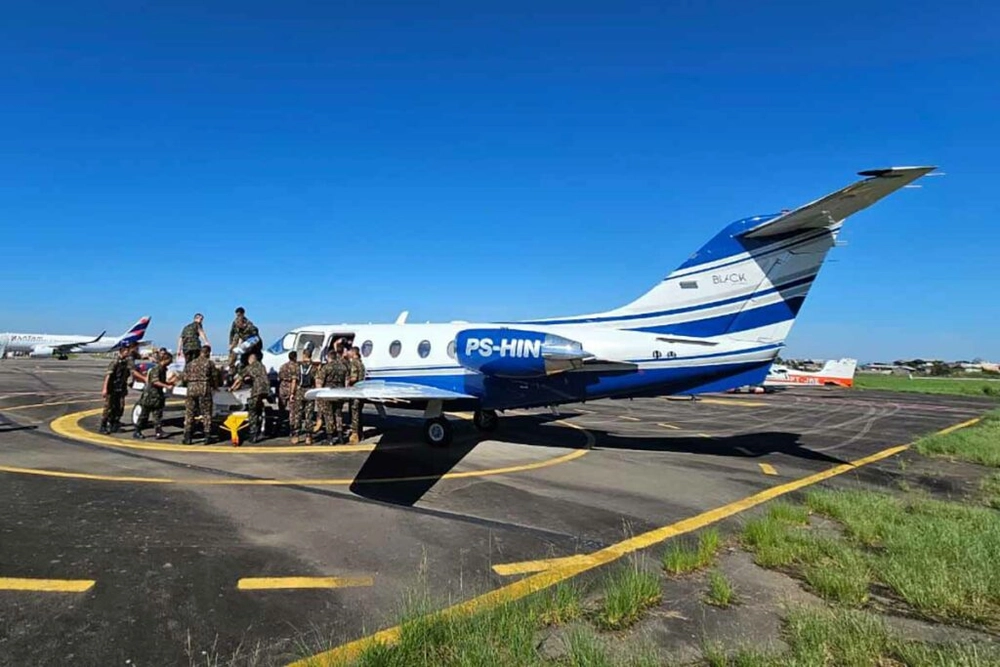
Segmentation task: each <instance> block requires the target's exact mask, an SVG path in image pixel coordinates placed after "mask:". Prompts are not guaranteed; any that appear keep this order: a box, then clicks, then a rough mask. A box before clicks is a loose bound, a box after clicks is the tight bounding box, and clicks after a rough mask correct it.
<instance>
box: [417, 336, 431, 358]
mask: <svg viewBox="0 0 1000 667" xmlns="http://www.w3.org/2000/svg"><path fill="white" fill-rule="evenodd" d="M430 353H431V342H430V341H429V340H422V341H420V345H418V346H417V354H419V355H420V358H421V359H426V358H427V355H428V354H430Z"/></svg>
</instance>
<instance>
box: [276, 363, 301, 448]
mask: <svg viewBox="0 0 1000 667" xmlns="http://www.w3.org/2000/svg"><path fill="white" fill-rule="evenodd" d="M298 375H299V364H298V363H297V362H295V361H292V360H291V359H289V360H288V361H286V362H285V363H283V364H282V365H281V368H279V369H278V410H285V411H287V412H288V417H289V419H288V432H289V433H290V434H291V435H295V427H294V426H292V421H291V416H292V408H291V404H292V401H294V400H295V396H293V395H292V382H293V381H294V380H295V379H296V378H297V377H298Z"/></svg>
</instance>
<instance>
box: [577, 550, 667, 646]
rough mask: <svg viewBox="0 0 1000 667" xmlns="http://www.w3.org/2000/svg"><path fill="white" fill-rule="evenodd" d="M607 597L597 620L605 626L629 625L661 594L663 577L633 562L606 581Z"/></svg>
mask: <svg viewBox="0 0 1000 667" xmlns="http://www.w3.org/2000/svg"><path fill="white" fill-rule="evenodd" d="M603 592H604V599H603V600H602V601H601V607H600V609H599V610H598V612H597V614H596V617H595V619H594V620H595V622H596V623H597V625H598V626H600V627H601V628H604V629H606V630H621V629H623V628H627V627H629V626H630V625H632V624H633V623H635V622H636V621H637V620H639V617H640V616H641V615H642V612H643V611H644V610H645V609H647V608H648V607H651V606H653V605H655V604H656V603H658V602H659V601H660V598H661V597H662V592H661V590H660V579H659V577H658V576H657V575H656V573H654V572H649V571H648V570H645V569H643V568H642V567H640V565H639V564H638V563H632V564H631V565H628V566H625V567H623V568H621V569H619V570H618V571H616V572H614V573H613V574H611V575H610V576H609V577H608V578H607V579H605V582H604V591H603Z"/></svg>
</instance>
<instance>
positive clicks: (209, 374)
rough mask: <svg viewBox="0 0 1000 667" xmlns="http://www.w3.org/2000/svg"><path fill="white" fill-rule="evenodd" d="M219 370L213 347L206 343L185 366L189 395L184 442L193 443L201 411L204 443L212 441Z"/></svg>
mask: <svg viewBox="0 0 1000 667" xmlns="http://www.w3.org/2000/svg"><path fill="white" fill-rule="evenodd" d="M217 380H218V371H217V370H216V368H215V364H213V363H212V348H211V347H210V346H209V345H205V346H204V347H202V348H201V353H200V354H199V356H198V358H197V359H193V360H192V361H191V362H190V363H189V364H188V365H187V366H186V367H185V368H184V383H185V384H186V385H187V396H186V397H185V398H184V444H185V445H190V444H191V437H192V433H193V431H194V420H195V416H196V413H198V412H200V413H201V419H202V424H203V425H204V440H202V444H205V445H207V444H210V443H211V442H212V440H211V438H212V391H213V390H214V389H215V388H216V386H217V384H216V383H217Z"/></svg>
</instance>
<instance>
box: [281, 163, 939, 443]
mask: <svg viewBox="0 0 1000 667" xmlns="http://www.w3.org/2000/svg"><path fill="white" fill-rule="evenodd" d="M935 168H936V167H892V168H888V169H874V170H870V171H862V172H860V174H859V175H861V176H863V177H864V178H863V179H862V180H859V181H856V182H854V183H852V184H851V185H848V186H847V187H845V188H843V189H841V190H838V191H836V192H834V193H832V194H829V195H827V196H825V197H823V198H821V199H818V200H816V201H813V202H811V203H809V204H806V205H804V206H801V207H799V208H797V209H795V210H790V211H785V212H782V213H779V214H772V215H758V216H754V217H749V218H745V219H743V220H739V221H737V222H734V223H732V224H730V225H728V226H727V227H725V228H724V229H723V230H722V231H720V232H719V233H718V234H716V236H715V237H713V238H712V239H711V240H710V241H709V242H708V243H707V244H705V245H704V246H703V247H702V248H701V249H699V250H698V251H697V252H696V253H694V254H693V255H692V256H691V257H689V258H688V259H687V260H686V261H684V262H683V263H682V264H681V265H680V266H679V267H678V268H677V269H676V270H675V271H674V272H673V273H671V274H670V275H669V276H667V277H666V279H664V280H663V281H661V282H660V283H659V284H657V285H656V286H654V287H653V288H652V289H651V290H650V291H648V292H646V293H645V294H643V295H642V296H640V297H639V298H637V299H636V300H634V301H632V302H631V303H628V304H626V305H624V306H622V307H620V308H616V309H613V310H609V311H605V312H599V313H593V314H589V315H578V316H575V317H560V318H551V319H541V320H527V321H518V322H486V323H467V322H451V323H443V324H409V323H407V322H406V317H405V313H404V314H403V315H402V316H400V318H399V319H398V320H397V321H396V322H395V323H394V324H381V325H379V324H376V325H372V324H359V325H349V324H343V325H313V326H304V327H299V328H297V329H294V330H293V331H291V332H289V333H288V334H286V335H285V336H283V337H281V338H280V339H279V340H277V341H276V342H275V343H274V344H273V345H271V346H270V347H269V348H268V349H267V350H266V352H265V353H264V355H263V356H264V359H263V361H264V364H265V366H266V367H267V368H268V370H269V371H271V372H274V371H276V370H277V368H278V367H279V366H280V365H281V364H282V363H283V362H284V361H285V360H286V356H287V353H288V352H289V351H290V350H302V349H303V348H305V347H307V346H311V347H314V348H315V349H317V350H324V349H326V348H328V347H329V346H330V345H332V343H333V341H335V340H337V339H338V338H343V339H345V340H348V341H352V342H353V344H355V345H357V346H359V347H360V349H361V354H362V355H363V357H364V362H365V366H366V367H367V371H368V372H367V379H366V380H364V381H363V382H360V383H358V384H356V385H354V386H352V387H339V388H320V389H311V390H309V391H308V392H307V393H306V396H307V398H309V399H316V400H347V399H363V400H365V401H369V402H374V403H381V404H395V403H399V404H403V406H404V407H411V408H416V409H423V410H424V419H425V421H424V428H423V434H424V439H425V440H426V441H427V442H428V443H430V444H431V445H438V446H443V445H447V444H448V443H450V441H451V438H452V431H451V427H450V425H449V423H448V421H447V420H446V419H445V418H444V416H443V411H444V409H445V407H446V406H447V408H448V409H450V410H472V411H473V415H474V417H473V423H474V424H475V426H476V428H477V429H479V430H481V431H492V430H494V429H495V428H496V427H497V425H498V415H497V413H498V411H499V412H502V411H504V410H508V409H515V408H537V407H547V406H552V407H553V408H554V406H557V405H560V404H567V403H579V402H585V401H590V400H595V399H601V398H631V397H643V396H668V395H695V394H699V393H704V392H718V391H727V390H730V389H734V388H736V387H742V386H747V385H759V384H762V383H763V382H764V380H765V378H766V376H767V374H768V369H769V368H770V367H771V365H772V363H773V362H774V360H775V357H776V356H777V355H778V353H779V351H780V350H781V348H782V346H783V345H784V341H785V339H786V337H787V336H788V333H789V331H790V330H791V328H792V324H793V323H794V322H795V318H796V316H797V315H798V313H799V311H800V309H801V307H802V303H803V301H804V300H805V298H806V295H807V294H808V292H809V288H810V287H811V286H812V284H813V282H814V281H815V280H816V276H817V274H818V272H819V270H820V267H821V265H822V264H823V261H824V259H825V258H826V256H827V253H828V252H829V251H830V249H831V248H833V246H834V245H835V241H836V238H837V235H838V233H839V231H840V229H841V225H842V224H843V221H844V220H845V219H846V218H847V217H848V216H850V215H853V214H855V213H857V212H858V211H861V210H862V209H865V208H867V207H869V206H871V205H872V204H874V203H875V202H876V201H878V200H880V199H882V198H883V197H885V196H887V195H889V194H891V193H892V192H895V191H896V190H899V189H900V188H903V187H905V186H907V185H908V184H910V183H912V182H913V181H915V180H917V179H918V178H920V177H922V176H924V175H926V174H928V173H930V172H931V171H933V170H934V169H935Z"/></svg>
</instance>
